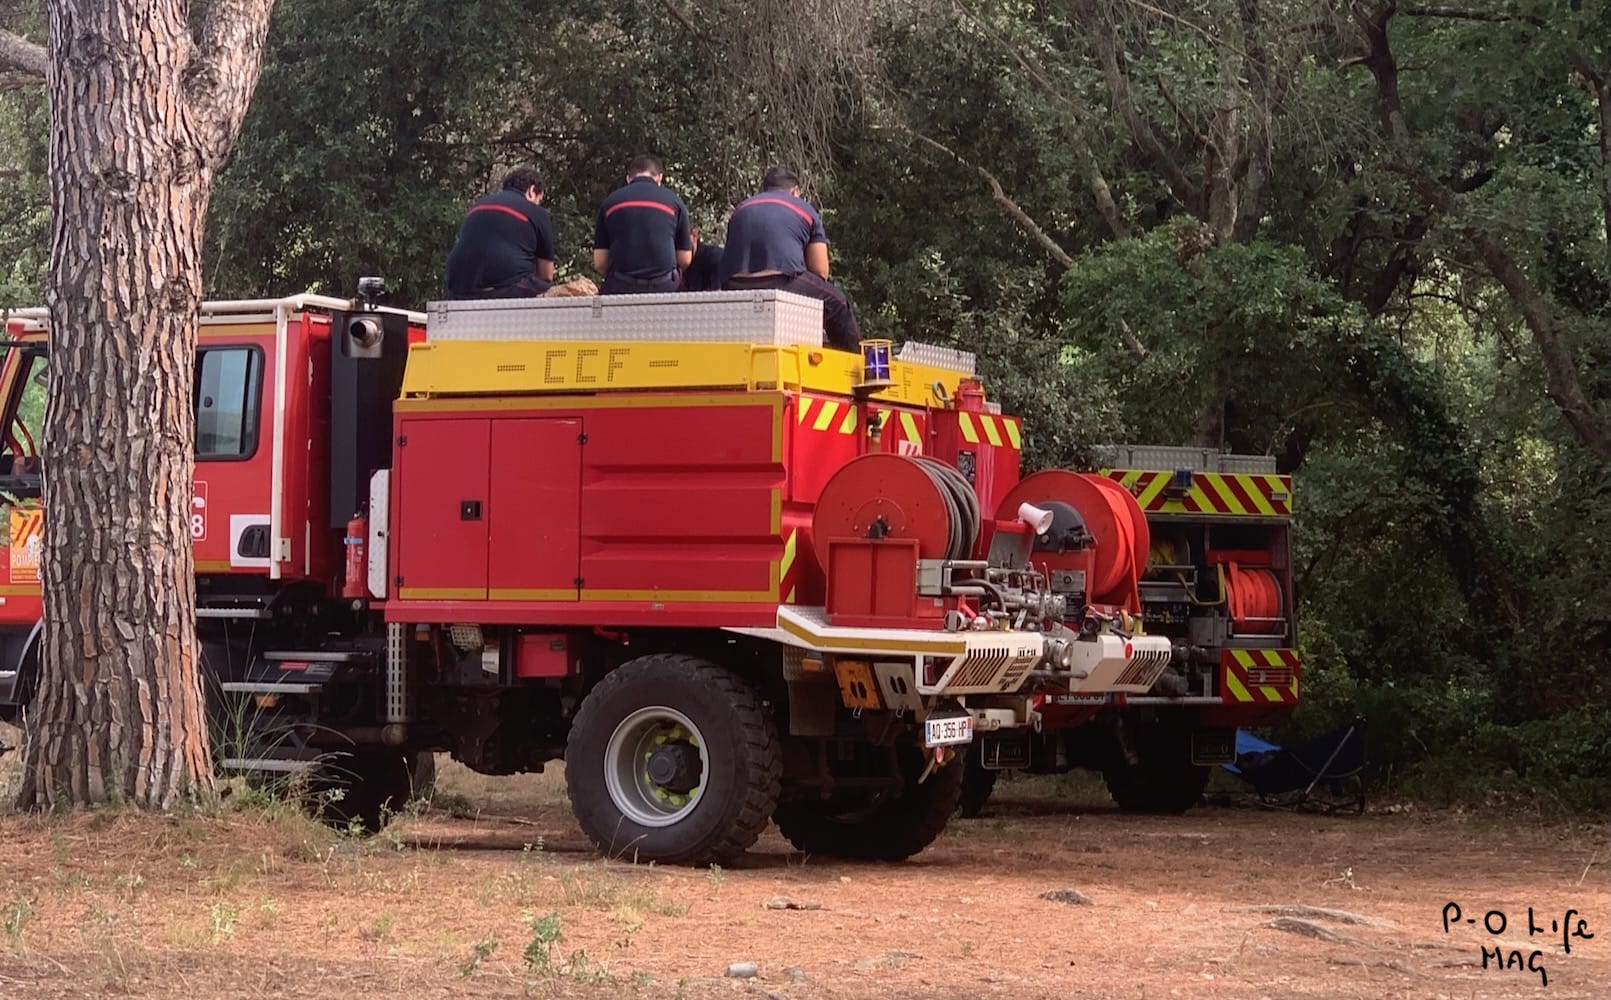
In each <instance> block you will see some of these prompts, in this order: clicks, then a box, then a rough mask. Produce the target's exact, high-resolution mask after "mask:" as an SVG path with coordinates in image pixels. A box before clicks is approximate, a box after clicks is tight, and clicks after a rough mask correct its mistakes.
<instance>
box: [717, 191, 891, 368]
mask: <svg viewBox="0 0 1611 1000" xmlns="http://www.w3.org/2000/svg"><path fill="white" fill-rule="evenodd" d="M762 186H763V187H764V189H765V190H763V191H762V192H761V193H760V194H757V195H754V196H753V197H750V198H748V199H746V200H744V201H742V202H740V203H739V205H738V207H737V208H735V209H733V214H732V216H731V218H729V219H728V221H727V245H726V248H725V249H724V250H723V253H722V268H721V283H722V287H723V288H731V289H749V288H776V289H779V290H781V291H785V292H794V293H795V294H797V295H805V296H808V297H810V298H813V299H820V300H822V328H823V332H824V333H826V334H827V335H828V342H829V343H831V344H833V345H834V346H835V347H842V348H844V349H845V350H847V351H854V350H856V348H857V347H858V346H859V345H860V344H861V326H860V325H859V324H858V323H857V322H856V315H855V313H854V312H853V311H852V310H851V308H850V300H849V299H847V298H845V293H844V292H842V291H840V290H839V288H838V286H836V285H834V284H833V283H832V282H831V281H829V280H828V235H827V233H826V232H824V231H823V228H822V216H820V215H818V214H817V210H816V209H815V208H813V207H811V203H810V202H808V201H806V200H805V199H803V198H801V197H800V176H799V175H798V174H796V173H795V172H794V171H793V170H791V169H789V168H788V167H773V168H772V169H771V170H768V171H767V172H766V179H765V180H764V182H763V184H762Z"/></svg>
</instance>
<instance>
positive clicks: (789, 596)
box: [778, 528, 800, 604]
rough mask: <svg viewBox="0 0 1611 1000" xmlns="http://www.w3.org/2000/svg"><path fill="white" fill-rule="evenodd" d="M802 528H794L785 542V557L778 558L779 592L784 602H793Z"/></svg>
mask: <svg viewBox="0 0 1611 1000" xmlns="http://www.w3.org/2000/svg"><path fill="white" fill-rule="evenodd" d="M799 543H800V529H799V528H792V529H790V531H789V536H788V538H787V539H786V540H785V541H784V543H783V558H782V559H780V560H778V594H779V596H781V597H782V598H783V603H784V604H793V603H794V596H795V591H796V589H797V582H798V574H797V573H796V572H795V565H796V562H795V555H796V554H797V553H798V552H799V550H800V544H799Z"/></svg>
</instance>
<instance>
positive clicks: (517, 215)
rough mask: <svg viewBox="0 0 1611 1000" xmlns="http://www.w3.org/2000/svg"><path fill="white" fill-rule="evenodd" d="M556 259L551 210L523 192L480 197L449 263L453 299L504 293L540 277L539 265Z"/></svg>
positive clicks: (449, 289)
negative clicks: (493, 291)
mask: <svg viewBox="0 0 1611 1000" xmlns="http://www.w3.org/2000/svg"><path fill="white" fill-rule="evenodd" d="M553 259H554V227H553V224H552V223H550V222H549V219H548V209H546V208H543V207H542V206H541V205H534V204H532V203H531V202H529V201H527V200H526V196H525V195H524V194H522V193H521V192H519V191H494V192H493V193H492V194H489V195H486V196H485V197H482V198H477V199H476V200H475V203H474V204H472V205H471V206H470V210H469V211H468V212H466V213H465V214H464V221H463V222H462V223H460V224H459V239H458V242H456V243H454V244H453V249H452V250H450V251H449V252H448V258H447V270H446V275H445V277H446V280H447V288H448V294H449V295H471V294H474V293H475V292H481V291H489V290H491V289H497V288H504V287H507V286H509V285H513V284H514V283H515V282H517V281H520V280H522V279H524V278H528V277H530V276H531V275H532V274H533V273H535V272H536V269H537V268H536V265H537V261H540V260H553Z"/></svg>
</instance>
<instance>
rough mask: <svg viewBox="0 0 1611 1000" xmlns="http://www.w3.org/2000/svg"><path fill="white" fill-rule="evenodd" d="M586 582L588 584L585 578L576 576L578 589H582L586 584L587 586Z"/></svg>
mask: <svg viewBox="0 0 1611 1000" xmlns="http://www.w3.org/2000/svg"><path fill="white" fill-rule="evenodd" d="M586 584H587V581H586V580H583V579H582V578H581V577H577V578H576V589H577V590H581V589H582V588H583V587H584V586H586Z"/></svg>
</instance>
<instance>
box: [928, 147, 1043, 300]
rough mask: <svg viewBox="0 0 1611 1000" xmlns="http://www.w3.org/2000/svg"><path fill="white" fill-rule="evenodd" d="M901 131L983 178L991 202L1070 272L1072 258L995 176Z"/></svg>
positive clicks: (949, 149)
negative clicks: (988, 189)
mask: <svg viewBox="0 0 1611 1000" xmlns="http://www.w3.org/2000/svg"><path fill="white" fill-rule="evenodd" d="M902 131H904V132H905V133H906V134H907V135H909V136H911V137H912V138H914V139H916V140H917V141H918V142H921V143H922V144H923V145H925V146H927V147H929V148H930V149H932V150H935V151H936V152H940V153H944V154H945V155H946V156H949V157H950V158H951V159H953V160H955V161H956V162H957V163H959V164H961V165H962V166H964V167H967V168H968V169H969V170H972V171H973V172H974V173H977V174H978V175H979V176H980V177H982V178H984V180H985V183H986V184H989V185H990V198H991V200H992V201H994V202H995V203H996V204H998V205H1000V206H1001V207H1002V208H1003V209H1004V210H1005V211H1006V213H1007V214H1008V215H1010V216H1012V218H1013V221H1014V222H1017V223H1018V225H1019V228H1021V229H1023V231H1024V232H1026V233H1028V234H1029V235H1030V236H1032V237H1034V239H1035V242H1036V243H1039V244H1040V245H1041V248H1042V249H1044V250H1045V251H1046V252H1047V253H1048V254H1050V255H1051V257H1052V259H1053V260H1055V261H1057V262H1058V263H1059V264H1061V265H1063V269H1064V270H1071V269H1072V268H1073V267H1074V258H1073V257H1070V256H1069V255H1068V251H1067V250H1064V249H1063V248H1062V247H1061V246H1058V244H1057V241H1056V240H1054V239H1052V238H1051V237H1050V236H1048V235H1046V231H1045V230H1044V229H1042V228H1040V226H1038V225H1036V224H1035V220H1034V219H1031V218H1030V217H1029V213H1028V212H1025V211H1024V209H1023V206H1021V205H1019V204H1018V203H1017V202H1016V201H1013V200H1012V199H1011V198H1009V197H1008V196H1007V192H1006V190H1005V189H1004V188H1002V186H1001V182H1000V181H999V180H997V179H996V175H995V174H992V173H991V172H990V171H988V170H986V169H985V168H984V167H981V166H978V165H976V164H973V163H969V162H968V161H967V160H966V159H964V158H963V157H962V155H961V154H959V153H957V152H956V151H955V150H953V149H951V147H949V146H946V145H944V144H943V143H940V142H936V141H935V140H933V139H930V138H929V137H928V136H926V135H924V134H923V133H921V132H918V131H916V130H915V129H910V128H903V129H902Z"/></svg>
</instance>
